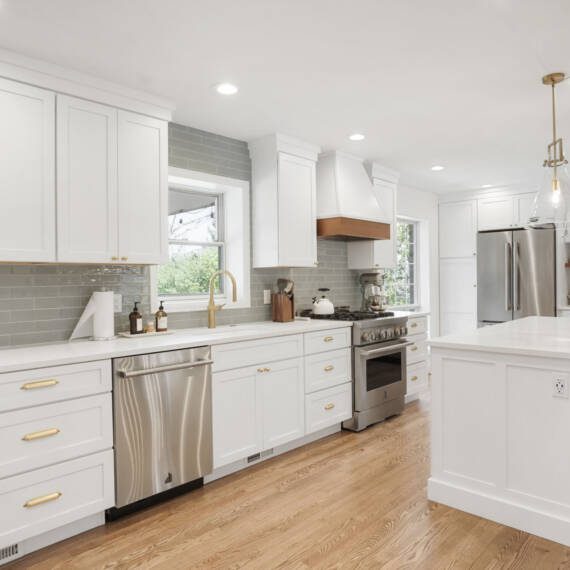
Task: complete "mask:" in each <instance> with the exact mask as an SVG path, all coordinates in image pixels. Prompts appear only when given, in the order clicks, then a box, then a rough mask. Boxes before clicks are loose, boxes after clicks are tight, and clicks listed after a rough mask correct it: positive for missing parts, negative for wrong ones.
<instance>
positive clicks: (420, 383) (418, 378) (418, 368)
mask: <svg viewBox="0 0 570 570" xmlns="http://www.w3.org/2000/svg"><path fill="white" fill-rule="evenodd" d="M406 372H407V376H408V379H407V391H406V394H417V393H418V392H423V391H424V390H427V389H428V387H429V383H428V365H427V362H419V363H418V364H412V365H410V366H408V367H407V371H406Z"/></svg>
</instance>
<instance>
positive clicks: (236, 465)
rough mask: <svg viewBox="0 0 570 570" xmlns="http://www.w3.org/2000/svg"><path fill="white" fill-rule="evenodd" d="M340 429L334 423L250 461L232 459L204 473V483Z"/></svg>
mask: <svg viewBox="0 0 570 570" xmlns="http://www.w3.org/2000/svg"><path fill="white" fill-rule="evenodd" d="M340 429H341V424H336V425H334V426H331V427H328V428H325V429H322V430H319V431H316V432H315V433H311V434H309V435H306V436H305V437H302V438H300V439H296V440H294V441H290V442H289V443H285V444H283V445H280V446H278V447H275V448H273V450H267V451H262V452H261V454H260V455H261V457H260V458H259V459H256V460H255V461H251V462H250V463H248V462H247V459H240V460H239V461H234V462H233V463H229V464H228V465H223V466H222V467H218V469H215V470H214V472H213V473H210V475H206V476H205V477H204V483H211V482H212V481H215V480H216V479H220V478H221V477H225V476H226V475H231V474H232V473H236V472H237V471H241V470H242V469H245V468H246V467H251V466H253V465H257V464H259V463H261V462H262V461H266V460H267V459H271V458H272V457H277V455H281V454H282V453H287V452H288V451H291V450H292V449H296V448H297V447H302V446H303V445H307V444H308V443H312V442H313V441H317V440H318V439H322V438H323V437H327V436H329V435H332V434H333V433H337V432H339V431H340Z"/></svg>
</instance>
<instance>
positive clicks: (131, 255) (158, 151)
mask: <svg viewBox="0 0 570 570" xmlns="http://www.w3.org/2000/svg"><path fill="white" fill-rule="evenodd" d="M118 194H119V200H118V205H119V208H118V220H119V250H118V252H119V261H121V262H128V263H149V264H160V263H164V262H166V261H167V260H168V241H167V240H168V236H167V218H168V130H167V123H166V122H165V121H161V120H159V119H154V118H152V117H145V116H144V115H138V114H136V113H129V112H127V111H118Z"/></svg>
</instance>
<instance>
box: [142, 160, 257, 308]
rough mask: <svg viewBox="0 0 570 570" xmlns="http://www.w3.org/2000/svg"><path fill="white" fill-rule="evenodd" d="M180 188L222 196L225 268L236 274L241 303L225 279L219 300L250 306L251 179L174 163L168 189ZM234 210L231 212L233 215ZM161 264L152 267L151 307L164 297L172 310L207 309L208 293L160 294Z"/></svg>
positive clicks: (166, 304) (237, 305)
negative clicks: (188, 167) (187, 167)
mask: <svg viewBox="0 0 570 570" xmlns="http://www.w3.org/2000/svg"><path fill="white" fill-rule="evenodd" d="M170 188H180V189H187V190H191V191H192V192H202V193H204V194H209V195H212V194H219V195H221V196H222V216H223V220H222V224H223V228H224V236H223V237H224V269H227V270H228V271H230V272H231V273H233V275H234V276H235V278H236V282H237V292H238V296H237V303H232V301H231V291H232V290H231V283H230V280H229V279H228V277H227V276H226V277H225V278H224V279H225V281H224V287H223V291H224V292H223V293H221V294H217V295H216V296H215V301H216V303H217V304H220V303H225V304H226V306H225V307H224V310H225V309H246V308H249V307H251V283H250V275H251V259H250V238H249V233H250V232H249V228H250V223H249V192H250V189H249V182H248V181H246V180H238V179H235V178H228V177H226V176H218V175H215V174H207V173H205V172H198V171H195V170H187V169H185V168H176V167H174V166H171V167H170V168H169V169H168V189H169V191H170ZM230 212H231V216H230ZM157 276H158V267H157V266H152V267H151V268H150V295H151V307H152V310H153V311H156V309H157V308H158V305H159V303H160V301H161V300H163V301H164V305H165V306H164V308H165V309H166V311H167V312H169V313H180V312H188V311H203V310H205V309H206V308H207V306H208V295H207V294H206V295H204V294H200V295H189V296H186V297H180V296H168V295H164V296H159V295H158V283H157Z"/></svg>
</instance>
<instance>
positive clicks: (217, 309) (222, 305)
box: [215, 303, 226, 311]
mask: <svg viewBox="0 0 570 570" xmlns="http://www.w3.org/2000/svg"><path fill="white" fill-rule="evenodd" d="M225 306H226V304H225V303H222V304H221V305H215V307H216V311H219V310H220V309H221V308H222V307H225Z"/></svg>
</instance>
